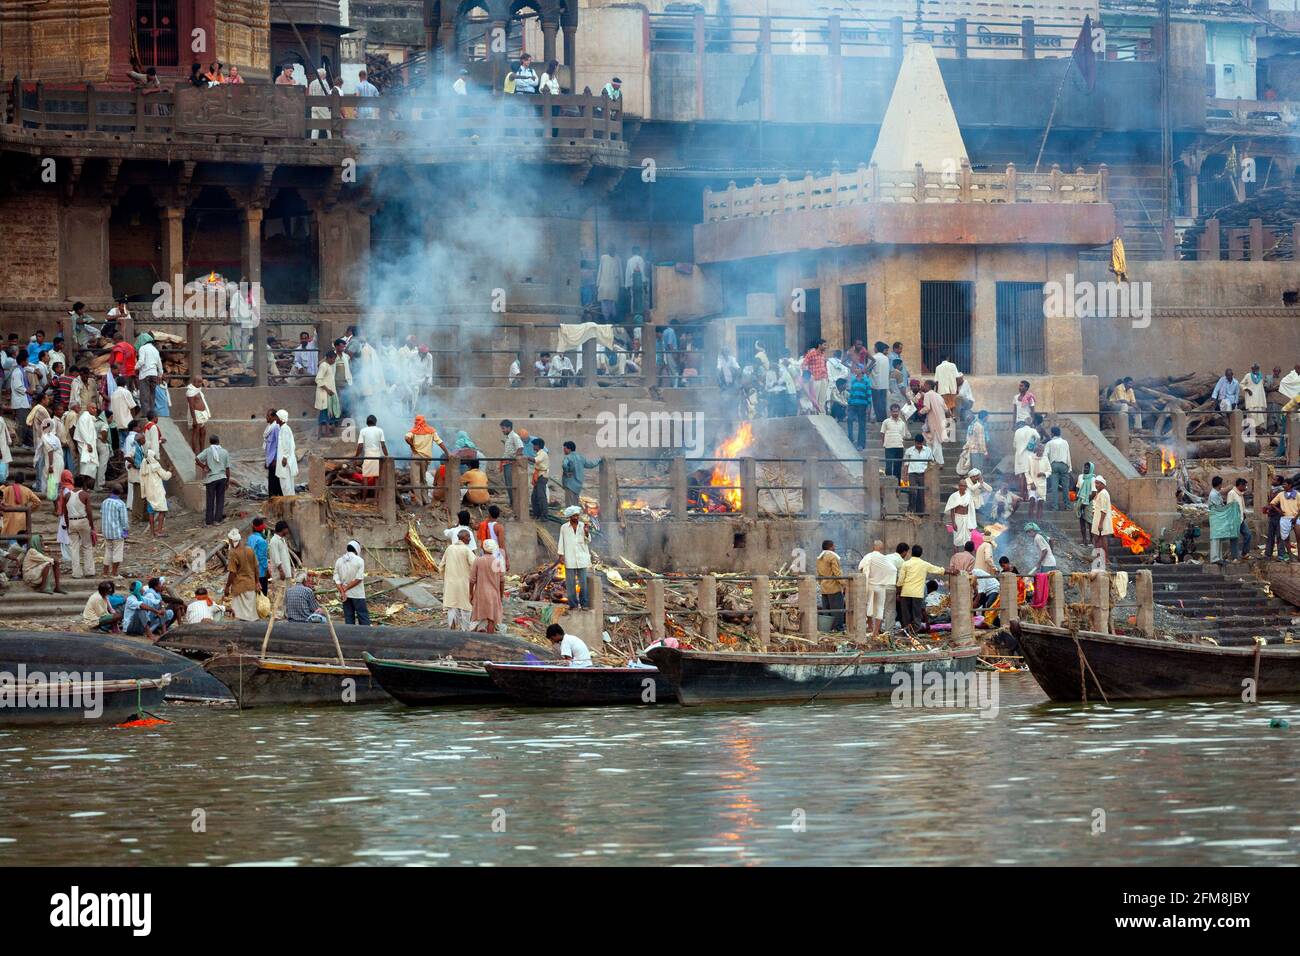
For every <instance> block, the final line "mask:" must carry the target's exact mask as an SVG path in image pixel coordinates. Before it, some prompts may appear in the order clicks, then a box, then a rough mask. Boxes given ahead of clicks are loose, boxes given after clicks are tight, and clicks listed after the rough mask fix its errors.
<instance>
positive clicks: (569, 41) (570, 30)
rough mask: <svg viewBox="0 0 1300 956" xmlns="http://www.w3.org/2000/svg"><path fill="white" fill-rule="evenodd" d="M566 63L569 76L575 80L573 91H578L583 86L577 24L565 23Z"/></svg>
mask: <svg viewBox="0 0 1300 956" xmlns="http://www.w3.org/2000/svg"><path fill="white" fill-rule="evenodd" d="M562 29H563V31H564V65H565V66H567V67H568V68H569V76H570V77H571V78H572V80H573V92H575V93H577V92H578V91H579V90H581V89H582V87H581V86H580V85H579V84H578V27H577V24H568V23H566V24H564V26H563V28H562Z"/></svg>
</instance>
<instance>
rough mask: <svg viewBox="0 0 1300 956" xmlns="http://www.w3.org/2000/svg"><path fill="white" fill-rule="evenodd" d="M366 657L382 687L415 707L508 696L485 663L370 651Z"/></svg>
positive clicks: (466, 702)
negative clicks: (383, 656) (405, 658)
mask: <svg viewBox="0 0 1300 956" xmlns="http://www.w3.org/2000/svg"><path fill="white" fill-rule="evenodd" d="M364 659H365V662H366V667H368V668H369V669H370V674H371V676H372V677H374V679H375V680H376V681H377V682H378V683H379V686H380V687H382V688H383V689H384V690H385V691H387V692H388V693H389V694H390V695H391V696H393V697H396V698H397V699H398V700H400V701H401V702H402V703H403V704H408V705H410V706H413V707H420V706H429V705H432V704H483V703H494V702H495V703H501V702H504V701H506V700H507V699H508V698H507V696H506V692H505V691H504V690H502V689H501V688H500V687H498V686H497V685H496V684H495V683H493V681H492V678H491V677H490V676H488V672H487V670H486V668H484V667H483V666H482V665H481V664H471V663H466V662H463V661H397V660H381V659H379V658H377V657H374V656H372V655H370V654H365V655H364Z"/></svg>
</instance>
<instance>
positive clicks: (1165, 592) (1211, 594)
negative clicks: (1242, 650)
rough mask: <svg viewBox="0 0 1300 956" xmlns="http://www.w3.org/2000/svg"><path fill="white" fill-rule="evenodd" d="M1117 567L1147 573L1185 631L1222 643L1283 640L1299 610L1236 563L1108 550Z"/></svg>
mask: <svg viewBox="0 0 1300 956" xmlns="http://www.w3.org/2000/svg"><path fill="white" fill-rule="evenodd" d="M1112 557H1113V564H1114V567H1115V569H1116V570H1120V571H1128V572H1130V573H1132V572H1134V571H1138V570H1141V569H1146V570H1149V571H1150V572H1151V578H1152V583H1153V584H1154V586H1155V599H1156V604H1158V605H1160V606H1161V607H1163V608H1165V609H1166V610H1168V611H1169V612H1170V613H1171V614H1174V615H1177V616H1179V617H1183V618H1186V619H1187V625H1188V631H1189V632H1191V633H1204V634H1208V635H1209V636H1210V637H1213V638H1214V639H1215V640H1216V641H1218V642H1219V643H1220V644H1224V645H1249V644H1251V643H1253V642H1254V639H1255V638H1256V637H1262V638H1265V639H1266V640H1267V641H1268V642H1269V643H1270V644H1271V643H1274V642H1281V641H1282V640H1283V639H1284V638H1285V636H1286V634H1287V633H1288V632H1290V633H1292V634H1293V635H1300V626H1292V624H1291V621H1292V619H1293V618H1297V617H1300V610H1298V609H1296V608H1294V607H1292V606H1291V605H1290V604H1288V603H1287V602H1285V601H1282V600H1280V599H1278V598H1275V597H1269V596H1267V595H1266V594H1265V593H1264V591H1263V587H1262V585H1261V584H1259V583H1257V582H1255V581H1254V580H1252V579H1250V578H1247V577H1245V575H1244V573H1243V572H1242V571H1240V570H1239V569H1238V566H1237V565H1232V564H1227V565H1224V566H1223V567H1222V568H1219V567H1218V566H1216V565H1213V564H1196V563H1192V564H1146V563H1144V562H1143V561H1142V559H1141V557H1140V556H1139V555H1135V554H1130V553H1128V552H1127V551H1125V552H1123V554H1112Z"/></svg>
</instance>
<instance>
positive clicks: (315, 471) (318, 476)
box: [307, 455, 326, 498]
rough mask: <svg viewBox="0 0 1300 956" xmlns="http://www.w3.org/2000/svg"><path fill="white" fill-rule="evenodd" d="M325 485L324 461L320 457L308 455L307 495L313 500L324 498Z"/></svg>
mask: <svg viewBox="0 0 1300 956" xmlns="http://www.w3.org/2000/svg"><path fill="white" fill-rule="evenodd" d="M325 484H326V481H325V459H324V458H322V457H321V456H320V455H308V456H307V494H309V495H311V496H312V497H313V498H324V497H325Z"/></svg>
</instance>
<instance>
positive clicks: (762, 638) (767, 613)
mask: <svg viewBox="0 0 1300 956" xmlns="http://www.w3.org/2000/svg"><path fill="white" fill-rule="evenodd" d="M752 627H753V630H754V636H755V637H757V638H758V649H759V650H761V651H765V650H767V649H768V647H769V646H770V645H771V643H772V582H771V581H769V580H768V577H767V575H766V574H756V575H754V621H753V625H752Z"/></svg>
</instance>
